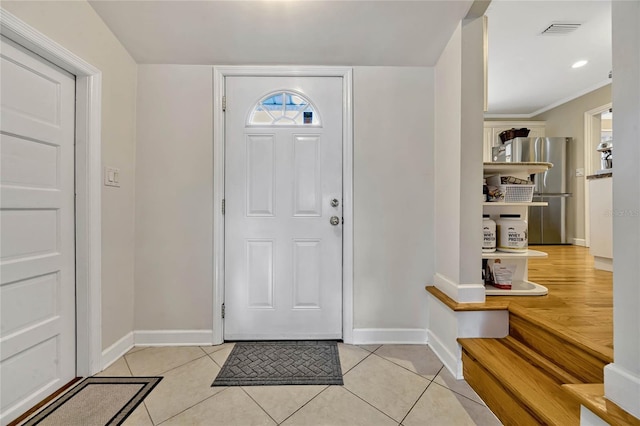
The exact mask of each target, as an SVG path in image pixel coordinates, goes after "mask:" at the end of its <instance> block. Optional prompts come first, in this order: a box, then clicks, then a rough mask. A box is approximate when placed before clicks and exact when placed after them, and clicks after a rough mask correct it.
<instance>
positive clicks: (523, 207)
mask: <svg viewBox="0 0 640 426" xmlns="http://www.w3.org/2000/svg"><path fill="white" fill-rule="evenodd" d="M483 167H484V176H491V175H496V174H500V175H511V176H516V177H520V178H523V179H526V178H528V175H532V174H536V173H543V172H546V171H547V170H549V169H550V168H551V167H553V164H551V163H484V165H483ZM548 204H549V203H547V202H546V201H536V202H530V203H501V202H483V203H482V207H483V209H484V210H483V212H485V213H486V212H488V211H489V212H491V214H494V213H496V208H501V207H506V209H505V210H506V211H508V212H509V213H511V212H518V213H520V214H522V215H524V217H526V215H527V210H528V208H529V207H532V206H539V207H545V206H548ZM545 257H547V253H544V252H541V251H538V250H527V251H526V252H523V253H508V252H500V251H495V252H493V253H482V259H502V260H504V261H505V262H508V261H509V260H511V261H512V262H513V263H516V260H517V263H518V264H519V266H518V268H517V270H516V272H515V273H514V277H513V284H512V286H511V290H502V289H499V288H497V287H494V286H492V285H486V286H485V295H487V296H542V295H545V294H547V293H548V292H549V290H548V289H547V288H546V287H544V286H541V285H540V284H536V283H534V282H531V281H527V279H526V278H527V269H528V263H529V262H528V259H530V258H545ZM522 264H524V265H522ZM522 266H524V268H523V267H522Z"/></svg>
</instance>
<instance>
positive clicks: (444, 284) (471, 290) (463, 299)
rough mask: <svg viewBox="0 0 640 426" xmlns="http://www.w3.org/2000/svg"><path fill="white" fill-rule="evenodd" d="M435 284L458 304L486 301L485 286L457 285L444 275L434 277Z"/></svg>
mask: <svg viewBox="0 0 640 426" xmlns="http://www.w3.org/2000/svg"><path fill="white" fill-rule="evenodd" d="M433 284H434V285H435V286H436V287H437V288H438V290H440V291H442V292H443V293H444V294H446V295H447V296H449V297H450V298H452V299H453V300H455V301H456V302H458V303H475V302H479V303H482V302H484V301H485V291H484V290H485V287H484V285H483V284H457V283H455V282H454V281H453V280H451V279H449V278H448V277H445V276H444V275H442V274H438V273H436V274H435V275H434V276H433Z"/></svg>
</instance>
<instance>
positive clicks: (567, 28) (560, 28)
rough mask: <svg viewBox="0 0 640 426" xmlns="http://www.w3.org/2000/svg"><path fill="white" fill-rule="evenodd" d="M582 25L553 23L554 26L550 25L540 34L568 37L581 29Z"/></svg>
mask: <svg viewBox="0 0 640 426" xmlns="http://www.w3.org/2000/svg"><path fill="white" fill-rule="evenodd" d="M580 25H582V24H576V23H573V24H570V23H558V22H556V23H553V24H551V25H549V26H548V27H547V28H546V29H545V30H544V31H542V33H540V34H541V35H567V34H571V33H572V32H574V31H575V30H577V29H578V28H580Z"/></svg>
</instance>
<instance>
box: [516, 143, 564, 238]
mask: <svg viewBox="0 0 640 426" xmlns="http://www.w3.org/2000/svg"><path fill="white" fill-rule="evenodd" d="M507 144H510V145H511V147H510V149H509V150H508V151H510V152H511V161H513V162H527V161H535V162H545V163H552V164H553V167H552V168H550V169H549V170H547V171H546V172H544V173H538V174H536V175H533V176H532V178H533V181H534V183H535V184H536V187H535V189H534V193H533V201H546V202H547V203H548V204H549V205H548V206H546V207H529V219H528V222H529V244H569V240H568V235H567V202H568V198H569V197H571V186H570V182H571V170H570V165H571V162H570V160H571V151H572V147H571V145H572V139H571V138H565V137H553V138H515V139H512V140H511V141H507V142H506V143H505V145H507Z"/></svg>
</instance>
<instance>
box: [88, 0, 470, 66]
mask: <svg viewBox="0 0 640 426" xmlns="http://www.w3.org/2000/svg"><path fill="white" fill-rule="evenodd" d="M90 4H91V6H93V8H94V9H95V10H96V12H97V13H98V14H99V15H100V17H101V18H102V19H103V20H104V22H105V23H106V24H107V25H108V26H109V28H110V29H111V31H113V33H114V34H115V35H116V37H118V39H119V40H120V42H121V43H122V44H123V45H124V46H125V48H126V49H127V50H128V51H129V53H130V54H131V55H132V56H133V58H134V59H135V60H136V61H137V62H138V63H142V64H160V63H165V64H166V63H170V64H219V65H247V64H251V65H276V64H278V65H379V66H384V65H388V66H393V65H395V66H433V65H434V64H435V63H436V62H437V60H438V57H439V56H440V53H441V52H442V50H443V49H444V47H445V45H446V43H447V42H448V40H449V38H450V37H451V34H452V33H453V31H454V29H455V27H456V25H457V24H458V22H460V20H461V19H462V18H464V16H465V15H466V13H467V11H468V10H469V8H470V7H471V4H472V1H471V0H460V1H458V0H441V1H433V0H427V1H396V0H390V1H380V0H374V1H313V0H298V1H276V0H271V1H265V0H261V1H241V0H240V1H239V0H235V1H233V0H232V1H211V0H209V1H189V0H181V1H105V0H102V1H95V0H94V1H91V0H90Z"/></svg>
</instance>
